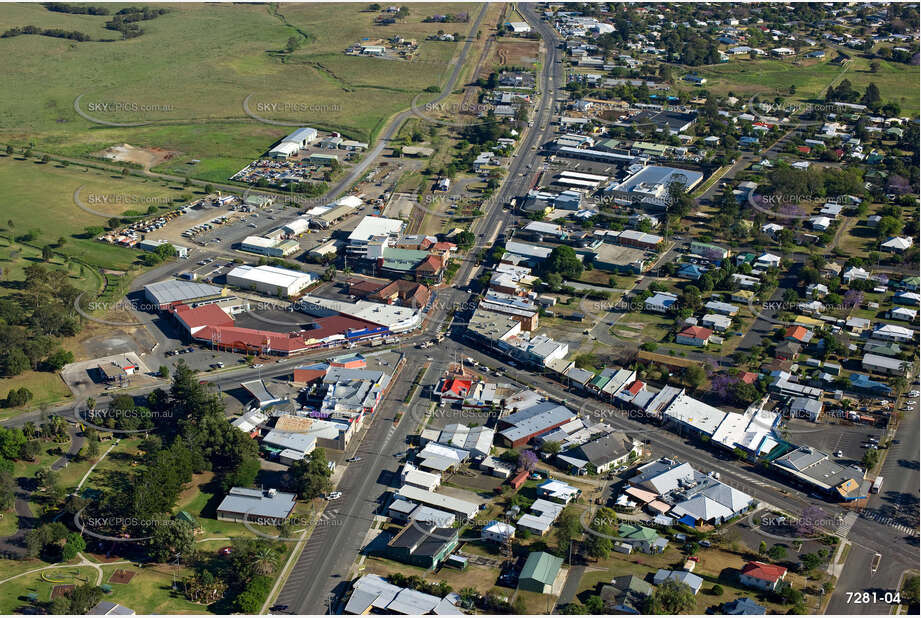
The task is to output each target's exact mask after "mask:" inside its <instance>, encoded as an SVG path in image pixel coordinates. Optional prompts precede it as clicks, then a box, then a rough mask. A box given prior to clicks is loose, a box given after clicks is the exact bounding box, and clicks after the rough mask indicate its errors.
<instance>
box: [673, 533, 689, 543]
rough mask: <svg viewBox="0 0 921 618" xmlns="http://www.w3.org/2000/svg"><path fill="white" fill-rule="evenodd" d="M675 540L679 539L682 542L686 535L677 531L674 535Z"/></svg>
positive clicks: (685, 539)
mask: <svg viewBox="0 0 921 618" xmlns="http://www.w3.org/2000/svg"><path fill="white" fill-rule="evenodd" d="M675 540H676V541H681V542H682V543H683V542H685V541H687V540H688V537H687V536H686V535H684V534H680V533H679V534H676V535H675Z"/></svg>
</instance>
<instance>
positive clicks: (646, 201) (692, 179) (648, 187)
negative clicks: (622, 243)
mask: <svg viewBox="0 0 921 618" xmlns="http://www.w3.org/2000/svg"><path fill="white" fill-rule="evenodd" d="M701 180H703V174H702V173H701V172H697V171H693V170H685V169H678V168H673V167H662V166H658V165H647V166H645V167H643V168H641V169H640V170H638V171H637V172H635V173H633V174H631V175H630V176H628V177H627V178H626V179H625V180H624V181H623V182H621V183H619V184H616V185H611V186H609V187H607V188H606V189H605V192H607V193H610V194H612V195H613V196H614V199H615V201H619V202H621V203H623V204H634V203H639V204H643V205H647V206H655V207H660V208H665V207H666V206H667V205H668V204H669V203H670V200H671V197H670V195H669V191H671V186H672V185H673V184H676V183H677V184H678V185H679V186H680V187H681V188H682V189H683V190H684V191H685V192H689V191H691V190H692V189H693V188H694V187H696V186H697V185H698V184H700V182H701Z"/></svg>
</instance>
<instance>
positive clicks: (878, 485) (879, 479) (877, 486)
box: [870, 476, 883, 494]
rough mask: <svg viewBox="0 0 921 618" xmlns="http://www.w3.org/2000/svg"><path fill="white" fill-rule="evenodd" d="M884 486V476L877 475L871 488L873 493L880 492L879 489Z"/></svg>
mask: <svg viewBox="0 0 921 618" xmlns="http://www.w3.org/2000/svg"><path fill="white" fill-rule="evenodd" d="M882 488H883V477H881V476H877V477H876V480H875V481H873V486H872V487H871V488H870V493H871V494H878V493H879V490H880V489H882Z"/></svg>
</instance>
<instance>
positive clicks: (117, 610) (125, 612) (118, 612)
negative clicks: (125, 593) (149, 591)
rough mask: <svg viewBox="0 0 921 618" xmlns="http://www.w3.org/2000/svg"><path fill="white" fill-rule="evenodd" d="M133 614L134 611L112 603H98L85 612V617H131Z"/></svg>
mask: <svg viewBox="0 0 921 618" xmlns="http://www.w3.org/2000/svg"><path fill="white" fill-rule="evenodd" d="M134 614H135V612H134V610H133V609H131V608H130V607H125V606H124V605H120V604H118V603H115V602H114V601H100V602H99V603H97V604H96V605H94V606H93V607H92V608H91V609H90V610H89V611H88V612H86V615H87V616H133V615H134Z"/></svg>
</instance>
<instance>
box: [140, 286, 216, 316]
mask: <svg viewBox="0 0 921 618" xmlns="http://www.w3.org/2000/svg"><path fill="white" fill-rule="evenodd" d="M226 294H227V291H226V289H224V288H221V287H218V286H216V285H210V284H208V283H197V282H194V281H180V280H178V279H168V280H166V281H159V282H157V283H151V284H149V285H145V286H144V297H145V298H146V299H147V301H148V302H150V303H151V304H152V305H153V306H154V307H155V308H157V309H160V310H163V309H166V308H168V307H169V306H170V305H174V304H178V303H195V302H202V301H208V300H215V299H218V298H220V297H222V296H225V295H226Z"/></svg>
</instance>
